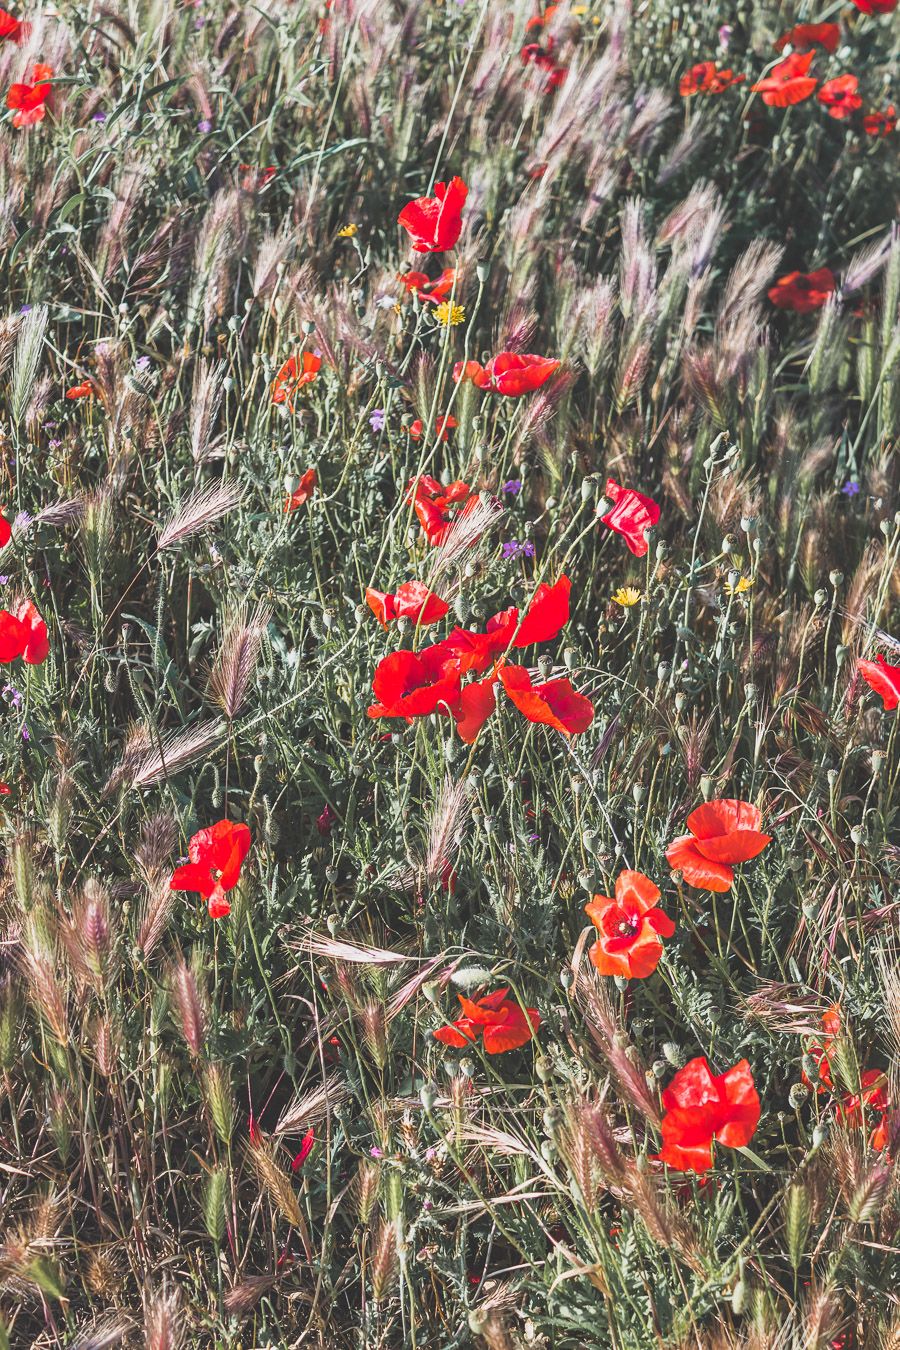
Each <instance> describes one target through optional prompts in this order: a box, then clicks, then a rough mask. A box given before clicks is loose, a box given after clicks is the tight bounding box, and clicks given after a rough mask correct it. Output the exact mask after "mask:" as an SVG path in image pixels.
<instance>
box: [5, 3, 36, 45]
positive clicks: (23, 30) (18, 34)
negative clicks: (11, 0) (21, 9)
mask: <svg viewBox="0 0 900 1350" xmlns="http://www.w3.org/2000/svg"><path fill="white" fill-rule="evenodd" d="M29 31H30V24H27V23H22V22H21V20H20V19H16V18H15V17H14V16H13V15H12V14H7V12H6V10H5V9H0V39H2V38H9V40H10V41H11V42H21V40H22V38H23V37H26V36H27V34H28V32H29Z"/></svg>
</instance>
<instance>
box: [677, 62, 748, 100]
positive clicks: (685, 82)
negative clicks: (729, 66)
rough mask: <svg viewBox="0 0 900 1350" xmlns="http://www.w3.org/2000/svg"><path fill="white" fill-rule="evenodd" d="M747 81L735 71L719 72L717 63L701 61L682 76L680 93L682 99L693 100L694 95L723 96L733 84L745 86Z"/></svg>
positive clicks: (679, 85) (679, 84) (679, 83)
mask: <svg viewBox="0 0 900 1350" xmlns="http://www.w3.org/2000/svg"><path fill="white" fill-rule="evenodd" d="M745 79H746V76H745V75H735V73H734V71H733V70H719V69H718V67H717V66H716V63H715V61H700V62H699V63H698V64H697V65H696V66H691V68H690V70H689V71H688V72H687V74H686V75H682V77H681V79H680V80H679V82H678V92H679V93H680V94H681V96H682V98H691V97H693V95H694V94H723V93H724V92H725V90H726V89H729V88H730V87H731V86H732V85H733V84H743V83H744V80H745Z"/></svg>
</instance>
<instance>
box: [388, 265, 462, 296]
mask: <svg viewBox="0 0 900 1350" xmlns="http://www.w3.org/2000/svg"><path fill="white" fill-rule="evenodd" d="M398 280H400V281H402V282H403V284H404V286H405V287H406V289H407V291H408V292H410V293H411V294H413V295H416V296H418V298H419V299H420V300H429V301H431V302H432V304H435V305H439V304H440V303H441V301H442V300H446V299H447V296H448V295H449V294H450V292H451V291H452V290H453V286H454V283H455V281H456V268H455V267H445V268H444V270H443V272H442V273H441V275H440V276H439V277H437V279H436V280H435V281H431V280H429V277H428V273H427V272H401V274H400V276H399V278H398Z"/></svg>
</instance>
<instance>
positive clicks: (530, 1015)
mask: <svg viewBox="0 0 900 1350" xmlns="http://www.w3.org/2000/svg"><path fill="white" fill-rule="evenodd" d="M508 994H509V990H508V989H497V990H495V991H494V993H493V994H487V995H485V997H484V998H480V999H478V1001H477V1002H475V1003H473V1002H472V1000H471V999H468V998H466V997H465V995H463V994H458V995H457V997H458V999H459V1001H460V1003H461V1005H462V1012H463V1015H462V1017H460V1018H459V1019H458V1020H457V1021H456V1022H454V1023H453V1025H452V1026H450V1027H438V1029H437V1031H435V1032H433V1033H432V1035H433V1036H434V1038H435V1040H436V1041H440V1042H441V1043H442V1044H443V1045H452V1046H454V1047H455V1048H456V1049H457V1050H462V1049H463V1048H464V1047H465V1046H467V1045H471V1044H472V1043H473V1042H474V1041H476V1040H477V1039H478V1033H479V1032H481V1035H482V1041H483V1044H484V1049H485V1052H486V1053H487V1054H489V1055H502V1054H504V1053H505V1052H506V1051H507V1050H517V1049H518V1048H519V1046H521V1045H526V1044H527V1043H528V1041H530V1040H531V1039H532V1037H533V1036H534V1034H535V1032H536V1031H537V1029H538V1027H539V1026H540V1024H541V1018H540V1014H539V1013H538V1010H537V1008H526V1009H525V1011H524V1012H523V1011H522V1009H521V1008H520V1007H519V1004H518V1003H517V1002H516V1000H515V999H511V998H508V997H507V995H508Z"/></svg>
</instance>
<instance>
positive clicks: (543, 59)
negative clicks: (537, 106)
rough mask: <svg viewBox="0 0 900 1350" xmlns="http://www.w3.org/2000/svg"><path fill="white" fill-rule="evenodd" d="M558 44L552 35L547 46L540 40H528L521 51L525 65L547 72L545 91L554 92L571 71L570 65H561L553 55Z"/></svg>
mask: <svg viewBox="0 0 900 1350" xmlns="http://www.w3.org/2000/svg"><path fill="white" fill-rule="evenodd" d="M555 45H556V44H555V43H554V41H553V38H552V37H549V38H548V39H547V46H546V47H542V46H541V44H540V43H539V42H527V43H526V44H525V46H524V47H523V48H522V50H521V51H520V53H519V55H520V56H521V58H522V64H523V65H526V66H527V65H533V66H536V67H537V69H538V70H543V71H545V72H546V76H547V78H546V80H545V81H544V93H545V94H549V93H552V91H553V90H554V89H558V88H559V86H560V85H561V84H562V83H563V81H564V80H565V78H566V76H567V75H568V73H569V68H568V66H562V65H560V64H559V63H558V62H557V60H556V57H555V56H553V54H552V53H553V48H554V46H555Z"/></svg>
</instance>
